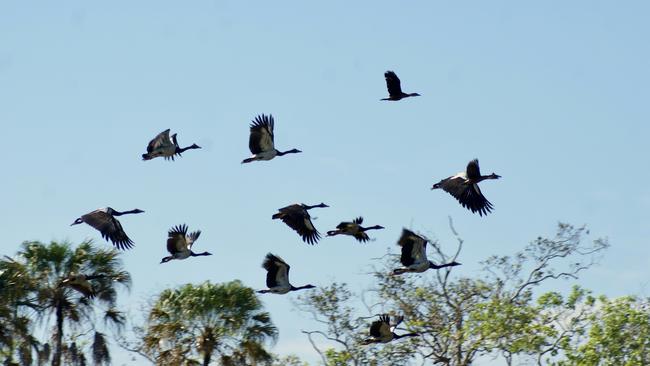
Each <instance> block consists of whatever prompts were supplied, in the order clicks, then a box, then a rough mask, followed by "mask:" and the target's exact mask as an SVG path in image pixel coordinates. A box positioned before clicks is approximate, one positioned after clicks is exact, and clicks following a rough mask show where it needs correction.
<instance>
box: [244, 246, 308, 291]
mask: <svg viewBox="0 0 650 366" xmlns="http://www.w3.org/2000/svg"><path fill="white" fill-rule="evenodd" d="M262 268H264V269H265V270H266V287H268V289H267V290H259V291H257V292H258V293H260V294H266V293H269V292H270V293H272V294H280V295H282V294H286V293H288V292H289V291H298V290H304V289H309V288H314V287H316V286H314V285H304V286H300V287H294V286H293V285H292V284H291V283H289V270H290V269H291V266H289V265H288V264H287V262H285V261H284V260H282V258H280V257H278V256H277V255H274V254H271V253H268V254H267V255H266V257H265V258H264V262H263V263H262Z"/></svg>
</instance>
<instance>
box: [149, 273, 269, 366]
mask: <svg viewBox="0 0 650 366" xmlns="http://www.w3.org/2000/svg"><path fill="white" fill-rule="evenodd" d="M142 332H143V333H144V334H143V339H144V340H143V343H142V344H141V345H140V346H139V348H140V349H141V350H142V352H144V353H145V354H146V355H148V356H149V357H150V358H151V359H154V360H155V361H156V363H157V364H161V365H169V364H177V365H198V364H203V365H208V364H210V362H212V360H213V359H218V360H219V363H220V364H221V365H224V366H227V365H248V364H253V363H259V364H271V362H272V360H273V357H272V355H271V354H270V353H268V352H267V351H266V349H265V348H264V346H263V343H264V342H266V341H268V340H272V341H274V340H275V339H276V337H277V329H276V328H275V327H274V326H273V323H272V322H271V318H270V316H269V314H268V313H266V312H263V311H262V304H261V303H260V301H259V299H258V298H257V296H255V292H254V291H253V290H252V289H250V288H248V287H245V286H243V285H242V284H241V282H239V281H232V282H228V283H223V284H212V283H210V282H209V281H208V282H204V283H203V284H200V285H192V284H187V285H184V286H181V287H179V288H177V289H167V290H164V291H163V292H162V293H161V294H160V295H159V296H158V297H157V299H156V301H155V303H154V304H153V306H152V307H151V309H150V310H149V316H148V320H147V324H146V325H145V328H144V329H143V331H142Z"/></svg>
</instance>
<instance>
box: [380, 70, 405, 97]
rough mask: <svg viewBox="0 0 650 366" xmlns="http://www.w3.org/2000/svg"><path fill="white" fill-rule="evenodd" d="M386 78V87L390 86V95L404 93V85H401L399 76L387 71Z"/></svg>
mask: <svg viewBox="0 0 650 366" xmlns="http://www.w3.org/2000/svg"><path fill="white" fill-rule="evenodd" d="M384 77H385V78H386V87H387V88H388V94H389V95H390V96H397V95H402V86H401V85H400V81H399V78H398V77H397V75H396V74H395V73H394V72H392V71H386V72H385V73H384Z"/></svg>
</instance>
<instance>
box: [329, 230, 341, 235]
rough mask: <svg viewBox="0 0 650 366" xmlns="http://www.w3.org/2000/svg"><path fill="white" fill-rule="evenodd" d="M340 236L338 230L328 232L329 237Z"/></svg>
mask: <svg viewBox="0 0 650 366" xmlns="http://www.w3.org/2000/svg"><path fill="white" fill-rule="evenodd" d="M338 234H340V232H339V231H338V230H330V231H328V232H327V236H334V235H338Z"/></svg>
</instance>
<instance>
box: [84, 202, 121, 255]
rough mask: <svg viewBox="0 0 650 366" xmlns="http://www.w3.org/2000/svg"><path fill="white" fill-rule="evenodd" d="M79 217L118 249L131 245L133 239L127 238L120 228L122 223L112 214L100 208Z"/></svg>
mask: <svg viewBox="0 0 650 366" xmlns="http://www.w3.org/2000/svg"><path fill="white" fill-rule="evenodd" d="M81 218H82V219H83V221H84V222H85V223H87V224H88V225H90V226H92V227H94V228H95V229H97V230H99V232H100V233H101V234H102V237H103V238H104V239H106V240H110V241H111V242H113V245H114V246H115V247H117V248H118V249H121V250H125V249H130V248H132V247H133V241H131V239H129V237H128V236H127V235H126V233H125V232H124V229H122V225H121V224H120V222H119V221H118V220H117V219H116V218H115V217H113V215H110V214H108V213H106V212H104V211H101V210H95V211H93V212H91V213H88V214H85V215H83V216H81Z"/></svg>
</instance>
